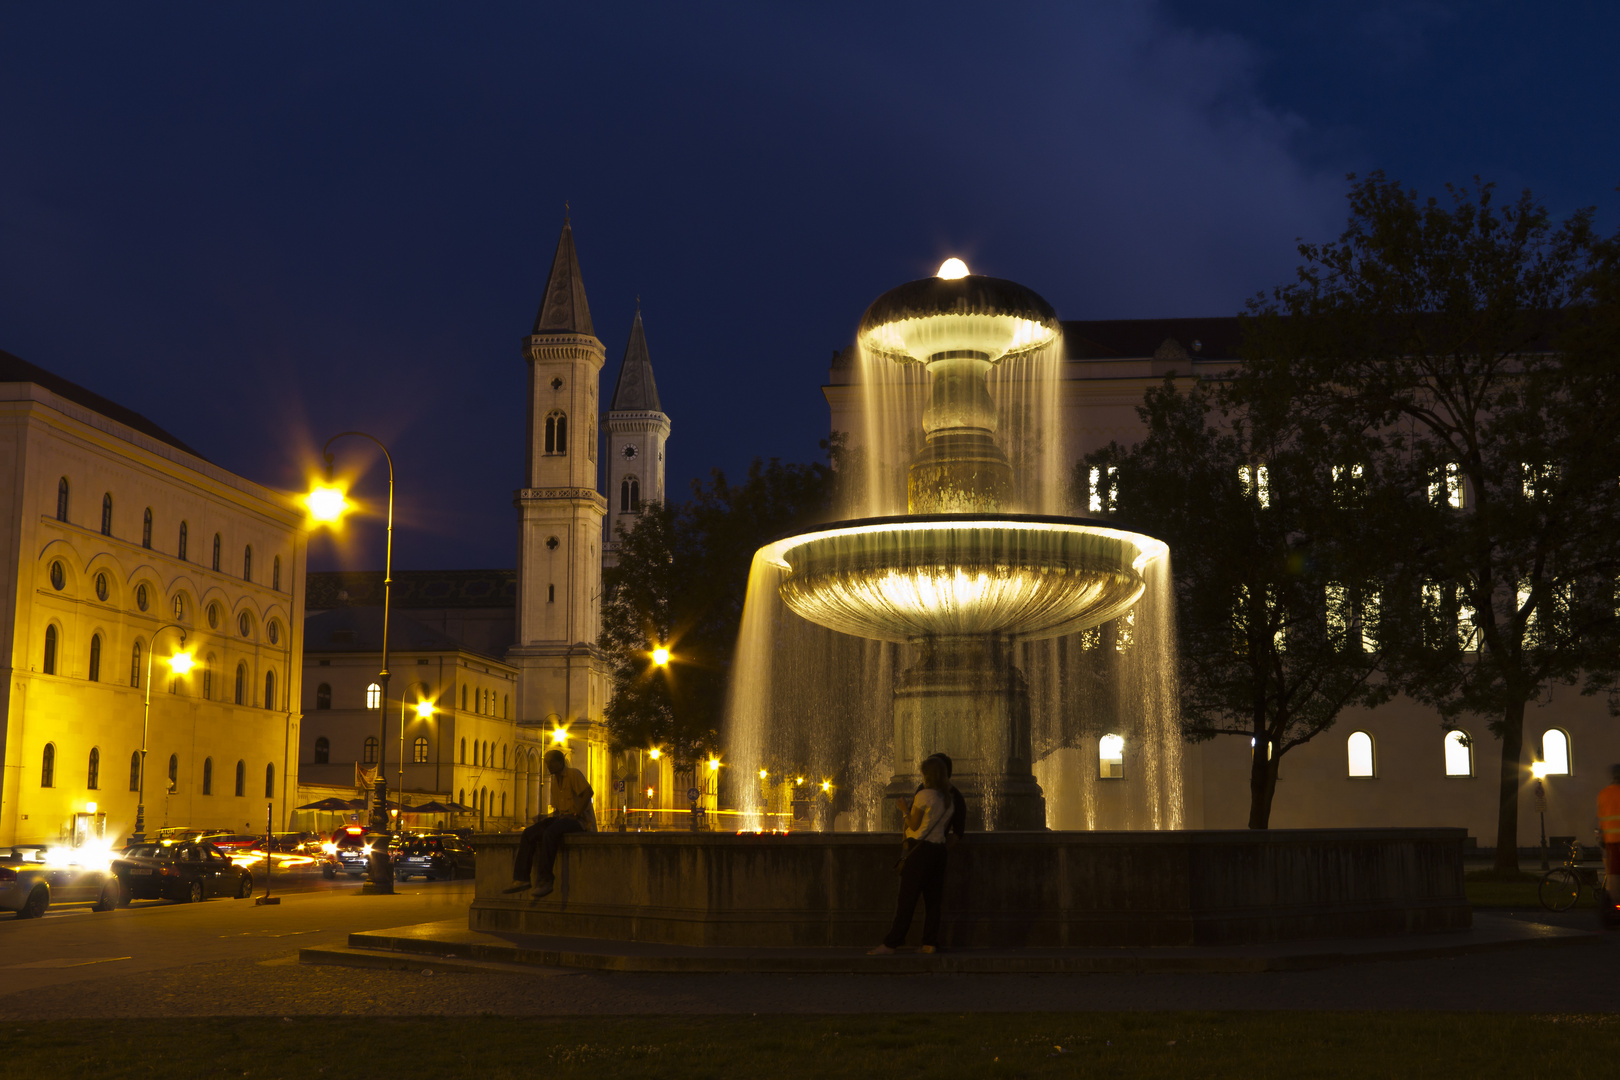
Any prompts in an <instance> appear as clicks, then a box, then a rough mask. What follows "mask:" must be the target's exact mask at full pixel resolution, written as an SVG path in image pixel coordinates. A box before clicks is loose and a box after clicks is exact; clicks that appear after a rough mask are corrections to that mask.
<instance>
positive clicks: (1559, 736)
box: [1541, 728, 1569, 776]
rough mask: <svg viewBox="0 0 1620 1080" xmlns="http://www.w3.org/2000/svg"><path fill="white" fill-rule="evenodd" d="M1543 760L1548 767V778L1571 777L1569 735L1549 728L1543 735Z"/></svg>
mask: <svg viewBox="0 0 1620 1080" xmlns="http://www.w3.org/2000/svg"><path fill="white" fill-rule="evenodd" d="M1541 760H1542V763H1543V764H1545V765H1546V766H1547V775H1548V776H1568V775H1569V735H1568V734H1567V733H1566V732H1564V731H1562V730H1560V729H1558V728H1548V729H1547V730H1546V731H1543V732H1542V733H1541Z"/></svg>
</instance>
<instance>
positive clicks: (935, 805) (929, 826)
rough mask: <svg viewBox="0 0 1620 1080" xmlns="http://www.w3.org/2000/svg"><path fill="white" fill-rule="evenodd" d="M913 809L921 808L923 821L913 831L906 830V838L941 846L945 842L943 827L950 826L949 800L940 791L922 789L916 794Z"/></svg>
mask: <svg viewBox="0 0 1620 1080" xmlns="http://www.w3.org/2000/svg"><path fill="white" fill-rule="evenodd" d="M912 805H913V806H914V807H921V808H922V812H923V819H922V821H921V822H920V823H918V825H917V827H916V828H915V829H907V830H906V836H908V837H910V838H912V839H916V840H921V841H923V842H924V843H927V844H943V843H944V842H945V826H946V825H948V824H950V820H951V811H952V810H954V809H955V807H953V806H952V805H951V800H950V798H949V797H948V796H947V795H946V794H945V793H944V792H942V791H935V790H934V789H933V788H923V789H922V790H921V791H919V792H917V798H916V801H915V802H913V803H912Z"/></svg>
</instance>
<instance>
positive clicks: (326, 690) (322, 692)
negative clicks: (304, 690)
mask: <svg viewBox="0 0 1620 1080" xmlns="http://www.w3.org/2000/svg"><path fill="white" fill-rule="evenodd" d="M315 707H316V708H317V709H330V708H331V707H332V684H331V683H321V685H319V686H317V687H316V688H315Z"/></svg>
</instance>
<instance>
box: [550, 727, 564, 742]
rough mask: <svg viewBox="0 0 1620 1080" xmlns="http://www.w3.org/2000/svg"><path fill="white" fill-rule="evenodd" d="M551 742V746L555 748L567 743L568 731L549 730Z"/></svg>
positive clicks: (561, 729)
mask: <svg viewBox="0 0 1620 1080" xmlns="http://www.w3.org/2000/svg"><path fill="white" fill-rule="evenodd" d="M551 741H552V744H553V745H555V746H561V745H562V744H563V743H565V742H567V741H568V729H567V728H552V729H551Z"/></svg>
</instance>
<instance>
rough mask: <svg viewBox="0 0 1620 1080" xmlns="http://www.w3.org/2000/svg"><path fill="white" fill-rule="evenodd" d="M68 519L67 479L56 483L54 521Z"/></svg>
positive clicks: (64, 478)
mask: <svg viewBox="0 0 1620 1080" xmlns="http://www.w3.org/2000/svg"><path fill="white" fill-rule="evenodd" d="M67 519H68V482H67V477H65V476H64V477H62V479H60V480H58V481H57V482H56V520H57V521H66V520H67Z"/></svg>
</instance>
